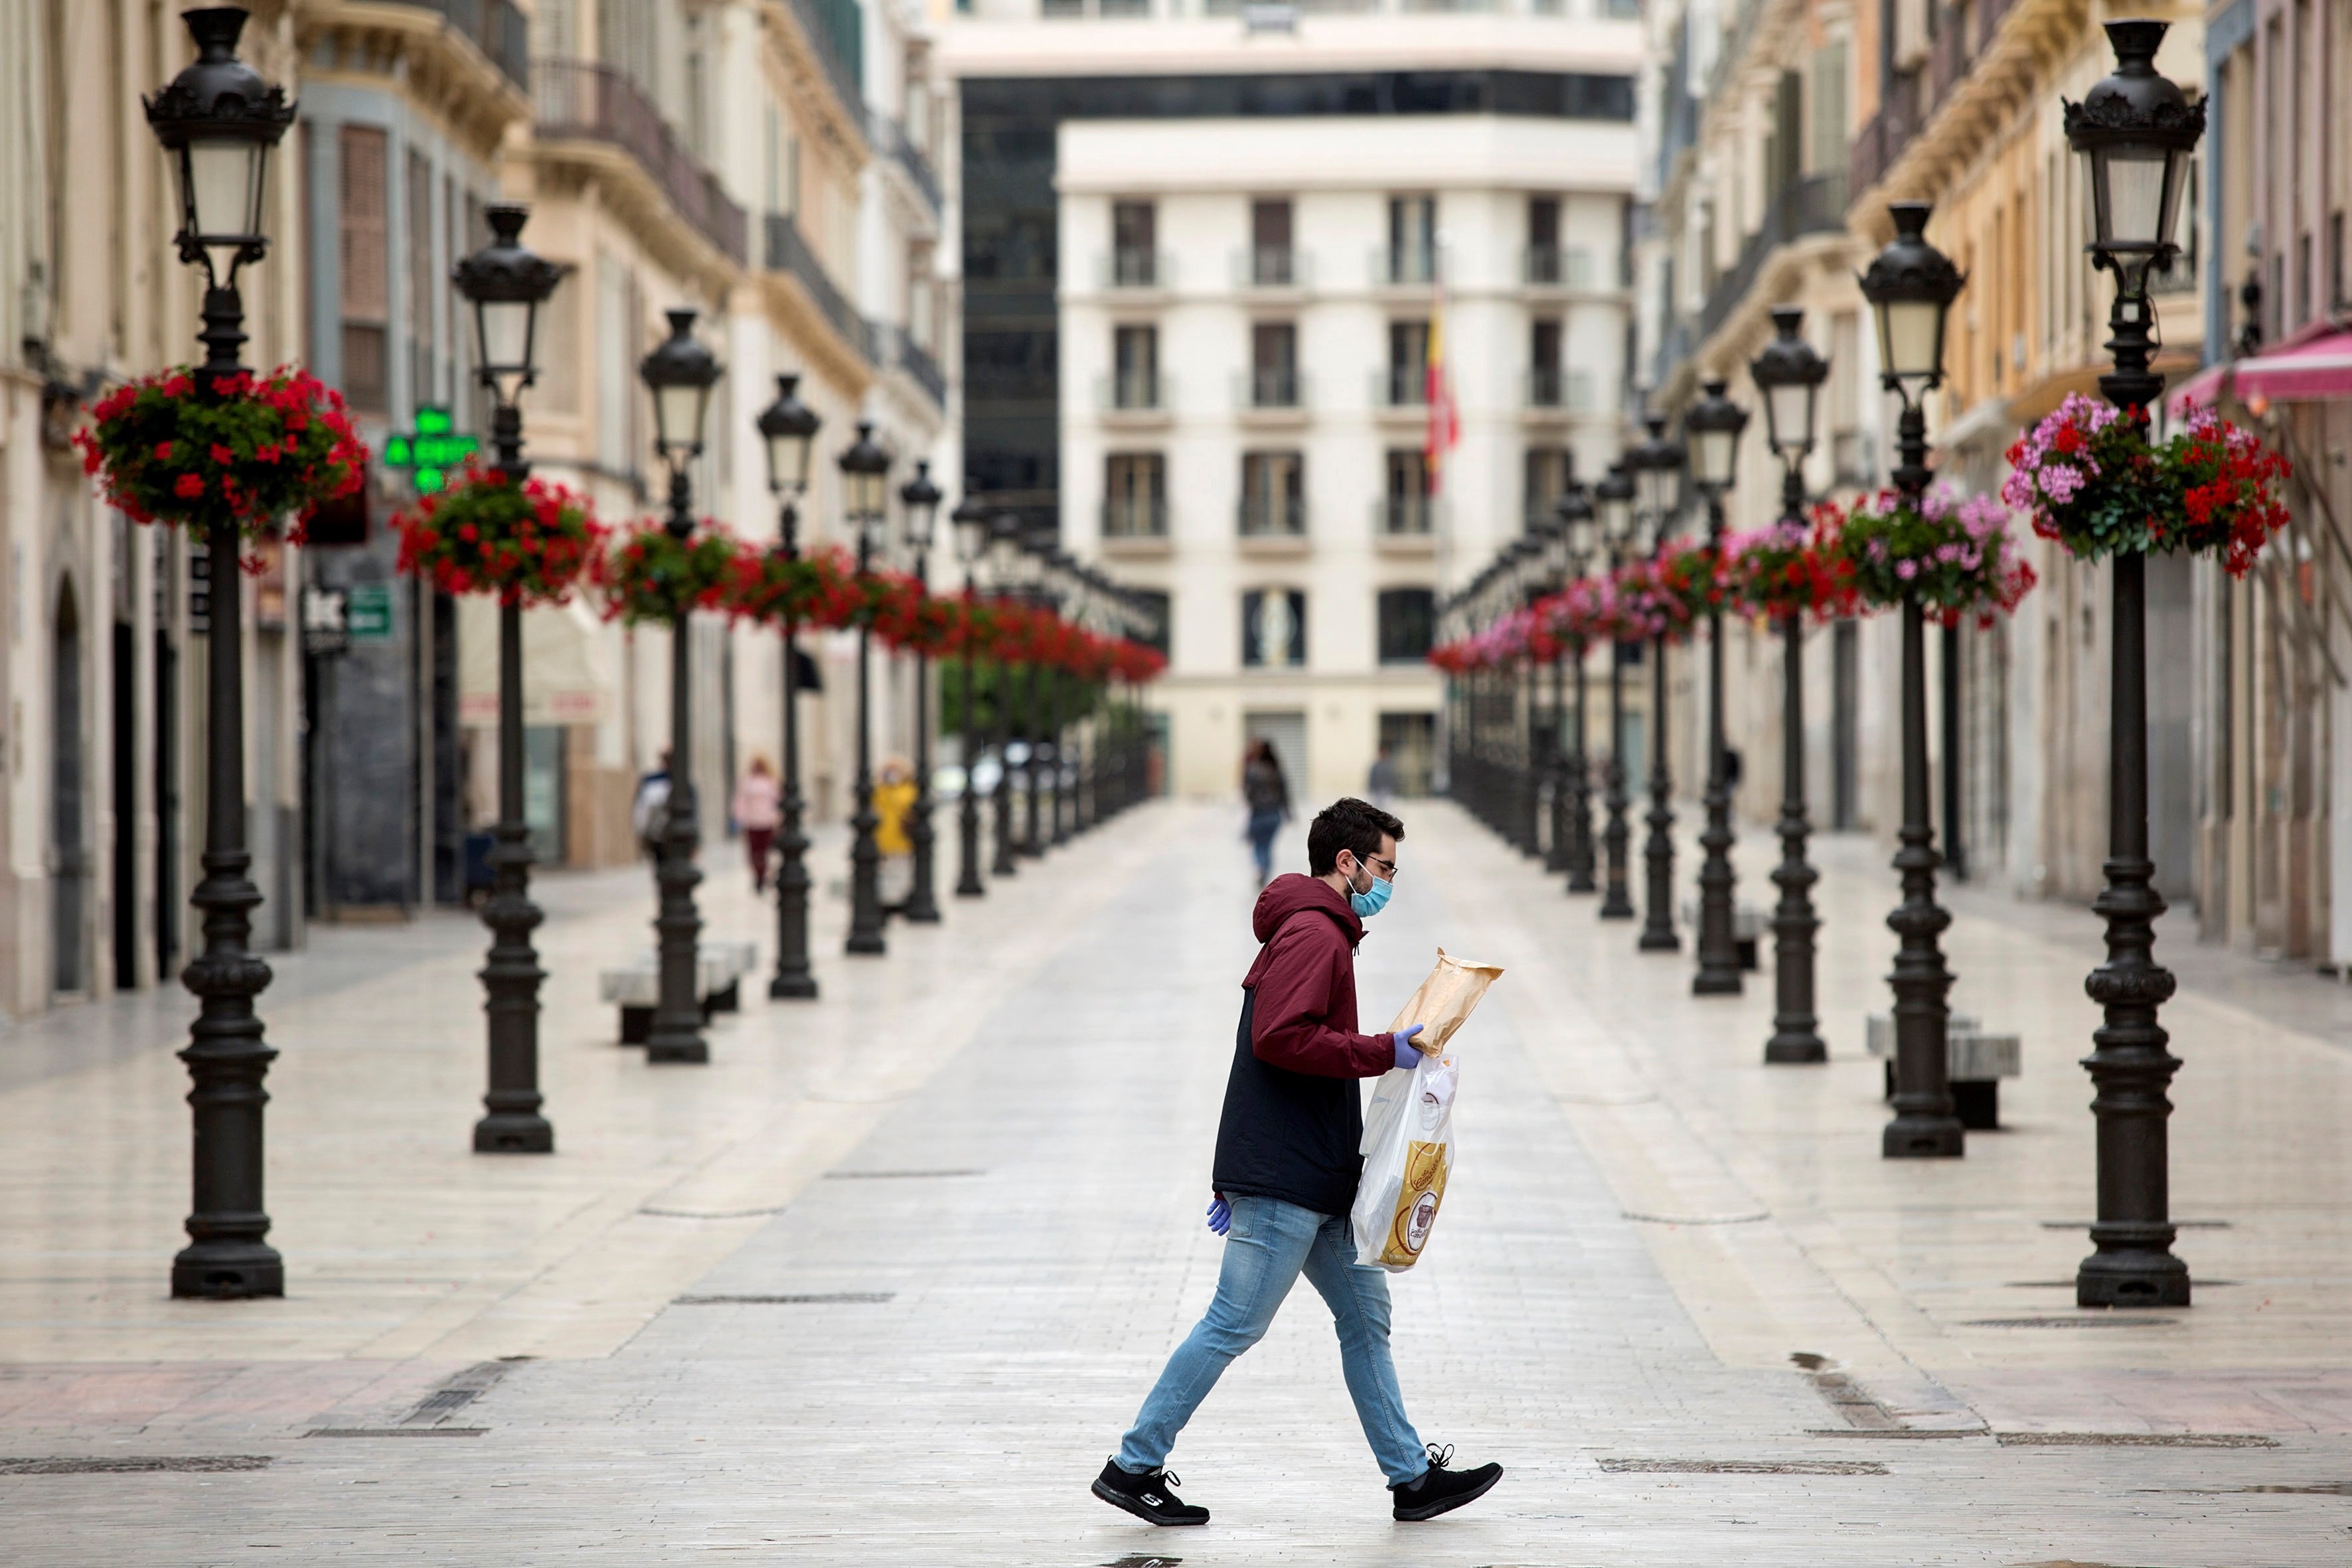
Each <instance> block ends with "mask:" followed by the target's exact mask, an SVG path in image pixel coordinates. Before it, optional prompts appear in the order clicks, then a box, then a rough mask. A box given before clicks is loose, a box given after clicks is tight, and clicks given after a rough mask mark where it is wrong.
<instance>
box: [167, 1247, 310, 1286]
mask: <svg viewBox="0 0 2352 1568" xmlns="http://www.w3.org/2000/svg"><path fill="white" fill-rule="evenodd" d="M172 1294H173V1296H175V1297H178V1298H180V1299H181V1300H205V1301H243V1300H251V1299H252V1298H254V1297H257V1296H283V1295H285V1294H286V1260H285V1259H284V1258H280V1257H278V1249H277V1248H276V1247H272V1246H270V1245H269V1244H268V1243H267V1242H264V1241H253V1240H247V1239H244V1238H241V1237H218V1238H215V1239H213V1240H208V1241H198V1242H193V1243H191V1244H190V1245H188V1246H186V1247H182V1248H181V1249H180V1251H179V1254H178V1255H177V1256H176V1257H174V1258H173V1259H172Z"/></svg>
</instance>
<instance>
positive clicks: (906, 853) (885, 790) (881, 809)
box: [874, 757, 915, 914]
mask: <svg viewBox="0 0 2352 1568" xmlns="http://www.w3.org/2000/svg"><path fill="white" fill-rule="evenodd" d="M914 805H915V770H914V769H912V768H910V767H908V765H907V761H906V759H905V758H904V757H893V758H891V759H890V760H889V761H888V762H887V763H883V764H882V775H881V778H880V779H879V781H878V782H877V783H876V784H875V785H874V816H875V818H876V820H875V824H874V847H875V848H876V849H877V850H879V851H881V854H882V865H881V868H880V870H879V872H878V873H877V886H878V887H879V888H880V889H881V894H882V909H883V911H884V912H885V913H887V914H897V913H899V912H900V911H902V910H904V909H905V908H906V904H907V895H908V893H910V892H912V891H914V888H915V841H914V840H913V839H912V838H909V837H907V814H908V812H910V811H912V810H913V809H914Z"/></svg>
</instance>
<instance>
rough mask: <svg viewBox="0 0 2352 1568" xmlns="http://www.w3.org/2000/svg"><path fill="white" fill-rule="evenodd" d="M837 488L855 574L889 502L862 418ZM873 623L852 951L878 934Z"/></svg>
mask: <svg viewBox="0 0 2352 1568" xmlns="http://www.w3.org/2000/svg"><path fill="white" fill-rule="evenodd" d="M839 466H840V468H841V493H842V496H843V499H844V501H845V505H846V507H847V509H848V521H849V527H850V531H852V532H853V533H855V534H856V536H857V574H858V576H860V577H861V578H862V577H864V576H865V575H866V574H867V573H868V572H870V571H871V570H873V566H874V547H875V546H876V545H877V544H879V543H881V542H882V528H883V520H884V517H885V515H886V509H887V506H888V497H889V493H890V491H889V479H890V458H889V457H888V455H887V453H885V452H884V451H883V450H882V448H881V447H878V446H877V445H876V444H875V441H874V426H873V423H872V422H871V421H868V420H861V421H859V422H858V426H857V439H856V441H854V442H852V443H851V444H850V447H849V448H848V450H846V451H845V452H843V453H842V454H841V457H840V458H839ZM873 640H874V628H873V626H871V625H870V624H868V623H866V622H864V621H861V622H859V623H858V627H857V782H856V784H855V785H853V786H852V787H853V789H854V791H855V796H854V800H853V805H854V807H855V809H854V810H853V811H852V812H851V813H850V817H849V826H850V841H849V940H848V942H847V943H846V949H847V951H848V952H851V953H866V954H873V953H879V952H884V951H886V949H887V944H886V943H885V942H883V940H882V888H881V869H882V866H881V862H882V852H881V850H880V849H879V848H878V847H877V846H876V844H875V842H874V830H875V829H876V828H877V827H879V826H881V825H882V819H881V818H880V817H878V816H875V815H874V715H873V695H874V694H873V670H872V666H873V662H874V661H873V659H872V658H871V652H872V647H873Z"/></svg>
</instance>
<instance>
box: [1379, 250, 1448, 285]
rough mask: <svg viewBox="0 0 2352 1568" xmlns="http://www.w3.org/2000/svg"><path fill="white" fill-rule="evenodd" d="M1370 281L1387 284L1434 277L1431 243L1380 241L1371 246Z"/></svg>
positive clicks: (1427, 281)
mask: <svg viewBox="0 0 2352 1568" xmlns="http://www.w3.org/2000/svg"><path fill="white" fill-rule="evenodd" d="M1372 281H1373V282H1375V283H1381V284H1387V285H1389V286H1391V287H1398V286H1403V285H1410V284H1414V283H1434V282H1435V281H1437V247H1435V246H1433V245H1419V244H1414V245H1381V246H1375V247H1373V249H1372Z"/></svg>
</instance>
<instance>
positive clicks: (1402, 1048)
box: [1390, 1024, 1421, 1072]
mask: <svg viewBox="0 0 2352 1568" xmlns="http://www.w3.org/2000/svg"><path fill="white" fill-rule="evenodd" d="M1419 1033H1421V1026H1420V1025H1419V1024H1415V1025H1414V1026H1412V1028H1410V1029H1399V1030H1398V1031H1397V1032H1396V1033H1395V1034H1394V1035H1392V1036H1391V1037H1390V1040H1391V1043H1392V1044H1394V1045H1395V1047H1396V1065H1397V1068H1398V1070H1399V1071H1402V1072H1411V1071H1412V1069H1413V1068H1415V1067H1417V1066H1419V1065H1420V1062H1421V1047H1419V1046H1416V1045H1414V1044H1413V1043H1412V1037H1414V1036H1415V1035H1418V1034H1419Z"/></svg>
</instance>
